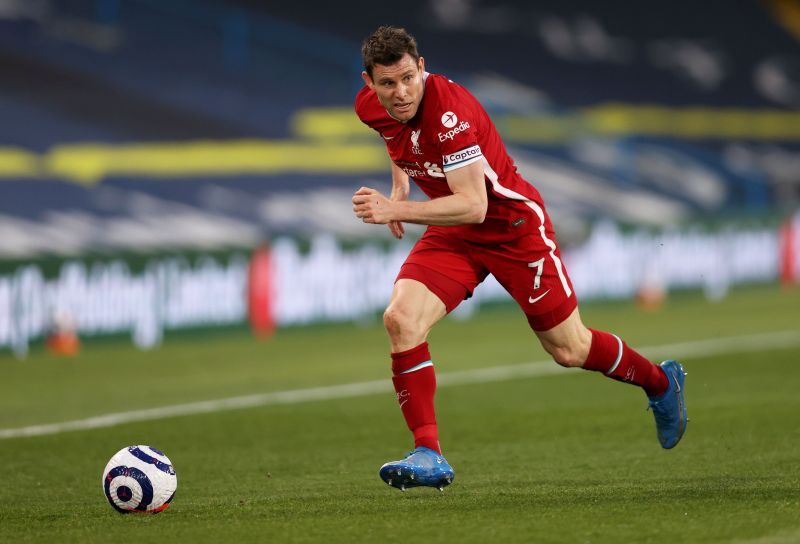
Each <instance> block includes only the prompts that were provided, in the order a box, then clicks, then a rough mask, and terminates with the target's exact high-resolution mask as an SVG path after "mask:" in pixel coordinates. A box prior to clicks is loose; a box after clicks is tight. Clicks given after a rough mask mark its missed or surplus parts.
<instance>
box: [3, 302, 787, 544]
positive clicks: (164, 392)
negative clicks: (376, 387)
mask: <svg viewBox="0 0 800 544" xmlns="http://www.w3.org/2000/svg"><path fill="white" fill-rule="evenodd" d="M582 312H583V317H584V320H585V321H586V322H587V324H589V325H591V326H593V327H596V328H603V329H606V330H610V331H612V332H615V333H617V334H619V335H621V336H622V337H623V338H625V340H626V341H628V343H630V344H631V345H634V346H652V345H662V344H669V343H674V342H686V341H691V340H707V339H718V338H721V337H730V336H736V335H745V334H747V335H749V334H753V333H770V332H774V331H791V330H794V331H795V332H796V333H797V335H798V337H800V291H798V290H794V291H785V290H780V289H778V288H777V287H759V288H749V289H744V290H740V291H736V292H733V293H732V294H731V295H730V296H729V297H728V298H727V299H725V300H724V301H722V302H720V303H708V302H706V301H705V300H704V299H702V298H701V297H700V296H696V295H680V296H676V297H673V298H672V299H671V300H670V301H669V302H668V303H667V305H666V306H665V307H664V308H663V309H662V310H661V311H660V312H657V313H651V314H643V313H641V312H640V311H639V310H637V309H636V308H635V307H634V306H632V305H631V304H628V303H615V304H589V305H585V306H584V307H583V310H582ZM430 342H431V349H432V353H433V356H434V362H435V363H436V368H437V372H439V373H448V372H455V371H459V370H465V369H470V368H483V367H491V366H501V365H509V364H514V363H523V362H528V361H534V360H541V359H544V358H545V356H544V354H543V352H542V351H541V349H540V348H539V347H538V346H537V345H536V342H535V339H534V337H533V336H532V334H531V333H530V332H529V330H528V329H527V324H526V323H525V320H524V318H522V316H521V315H520V314H519V313H518V310H516V309H515V308H513V307H511V306H503V307H495V308H489V309H487V310H486V311H484V312H482V313H481V314H480V315H478V316H477V317H475V318H474V319H472V320H469V321H465V322H458V321H454V320H447V321H445V322H443V323H442V324H441V325H440V326H439V327H438V328H437V329H436V330H435V331H434V334H433V335H432V337H431V339H430ZM387 351H388V346H387V342H386V340H385V338H384V333H383V331H382V330H381V329H380V327H379V325H378V323H373V324H367V325H361V326H353V325H336V326H318V327H311V328H306V329H295V330H287V331H281V333H279V335H278V336H277V337H276V338H274V339H273V340H272V341H270V342H267V343H261V342H257V341H255V340H252V339H250V338H249V337H248V336H247V335H245V334H243V333H240V332H228V333H224V334H219V333H215V334H213V335H205V336H204V337H180V338H168V339H167V344H166V345H165V346H164V347H162V348H160V349H158V350H156V351H152V352H147V353H142V352H137V351H135V350H133V349H132V348H130V347H129V346H128V344H127V342H94V343H89V344H87V346H85V349H84V353H83V354H82V355H81V356H80V357H78V358H75V359H69V360H64V359H56V358H53V357H51V356H49V355H47V354H45V353H43V352H41V351H35V352H34V353H33V354H32V356H31V357H30V358H29V359H28V360H27V361H25V362H19V361H16V360H15V359H13V358H12V357H11V356H10V355H8V354H2V355H0V428H2V429H8V428H18V427H24V426H28V425H35V424H42V423H53V422H59V421H68V420H72V419H79V418H86V417H90V416H96V415H100V414H105V413H109V412H123V411H127V410H137V409H142V408H150V407H154V406H164V405H170V404H176V403H183V402H191V401H197V400H206V399H218V398H223V397H229V396H236V395H246V394H253V393H262V392H265V391H281V390H289V389H296V388H304V387H314V386H325V385H331V384H341V383H350V382H360V381H366V380H375V379H386V380H387V381H388V375H389V370H388V355H387ZM725 351H726V347H725V342H724V341H722V342H717V348H716V351H715V354H708V353H706V354H697V355H694V356H686V357H683V359H682V362H684V364H685V366H686V368H687V370H688V372H689V376H688V377H687V382H686V391H687V393H686V395H687V408H688V412H689V417H690V418H691V422H690V423H689V427H688V430H687V433H686V436H685V437H684V440H683V441H682V442H681V444H680V445H679V446H678V447H677V448H675V449H674V450H671V451H664V450H662V449H661V448H660V447H659V446H658V442H657V440H656V437H655V428H654V425H653V421H652V415H651V414H649V413H647V412H645V407H646V399H645V397H644V395H643V394H642V393H641V392H640V391H639V390H638V389H636V388H634V387H630V386H626V385H624V384H619V383H616V382H613V381H611V380H607V379H604V378H603V377H602V376H599V375H597V374H594V373H588V372H582V371H579V370H575V371H572V372H567V373H563V374H557V375H552V376H541V377H535V378H524V379H523V378H517V379H514V380H510V381H500V382H490V383H475V384H471V385H461V386H453V387H442V388H440V390H439V392H438V393H437V406H438V412H439V422H440V427H441V438H442V444H443V447H444V449H445V455H446V456H447V459H448V461H449V462H450V463H451V464H452V465H453V467H454V468H455V470H456V481H455V483H454V484H453V485H452V486H450V487H449V488H447V489H446V490H445V492H444V493H439V492H437V491H435V490H431V489H412V490H409V491H408V492H407V493H404V494H403V493H400V492H398V491H397V490H395V489H390V488H388V487H387V486H386V485H385V484H383V483H382V482H381V481H380V480H379V478H378V476H377V470H378V467H379V466H380V465H381V464H382V463H383V462H384V461H387V460H389V459H396V458H398V457H399V456H400V455H401V454H403V453H404V452H405V451H407V450H408V449H409V448H410V446H411V444H410V437H409V433H408V432H407V431H406V429H405V425H404V423H403V421H402V417H401V415H400V411H399V410H398V409H397V405H396V402H395V400H394V398H393V397H394V395H393V394H391V393H389V392H387V393H386V394H376V395H370V396H363V397H357V398H344V399H337V400H324V401H315V402H303V403H298V404H290V405H273V406H261V407H255V408H249V409H242V410H234V411H227V412H219V413H211V414H203V415H194V416H182V417H172V418H167V419H162V420H157V421H144V422H136V423H128V424H124V425H120V426H116V427H111V428H103V429H95V430H89V431H77V432H65V433H60V434H53V435H48V436H40V437H32V438H12V439H7V440H0V467H2V477H0V541H2V542H26V541H37V542H45V541H47V542H52V541H59V542H107V541H109V540H112V539H125V540H127V541H150V540H153V541H155V540H157V541H169V540H172V541H190V540H191V541H196V542H243V541H248V542H249V541H252V542H266V541H275V542H401V541H408V540H410V539H424V540H425V541H432V542H545V543H547V542H553V543H556V542H559V543H560V542H565V543H572V542H591V543H601V542H609V543H612V542H613V543H619V542H657V543H663V542H665V541H671V542H703V543H705V542H733V543H775V544H778V543H787V544H788V543H794V542H800V521H798V519H799V518H800V515H798V513H800V453H798V451H800V395H798V394H797V392H798V391H799V390H800V370H798V367H797V362H798V360H800V343H798V342H795V343H794V344H793V345H792V343H791V342H790V343H788V345H787V344H783V345H781V346H773V347H765V348H764V349H762V350H738V349H737V348H736V347H735V346H733V344H731V348H730V350H728V351H731V352H730V353H725ZM129 444H150V445H153V446H156V447H158V448H160V449H163V450H164V451H165V452H166V453H167V455H169V456H170V458H171V459H172V461H173V463H174V464H175V467H176V470H177V473H178V481H179V484H178V492H177V494H176V498H175V501H174V502H173V504H172V505H171V506H170V508H168V509H167V510H166V511H165V512H164V513H162V514H159V515H157V516H134V515H128V516H123V515H120V514H117V513H116V512H115V511H114V510H112V509H111V508H110V507H109V506H108V504H106V502H105V498H104V496H103V494H102V491H101V488H100V477H101V472H102V469H103V467H104V466H105V463H106V462H107V460H108V458H110V456H111V455H112V454H113V453H114V452H116V451H117V450H118V449H120V448H121V447H123V446H126V445H129Z"/></svg>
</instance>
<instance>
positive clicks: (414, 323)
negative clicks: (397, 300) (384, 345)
mask: <svg viewBox="0 0 800 544" xmlns="http://www.w3.org/2000/svg"><path fill="white" fill-rule="evenodd" d="M383 326H384V327H386V332H388V333H389V336H390V337H392V338H399V337H404V336H414V335H415V334H418V333H419V332H421V331H419V330H418V329H419V328H420V324H419V320H418V319H415V317H414V316H413V315H412V314H411V312H408V311H405V310H404V309H403V308H402V306H399V305H396V304H392V305H390V306H389V307H388V308H386V311H384V312H383Z"/></svg>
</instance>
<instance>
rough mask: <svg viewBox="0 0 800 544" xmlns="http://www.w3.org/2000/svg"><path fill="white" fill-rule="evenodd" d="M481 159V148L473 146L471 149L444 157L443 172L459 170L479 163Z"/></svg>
mask: <svg viewBox="0 0 800 544" xmlns="http://www.w3.org/2000/svg"><path fill="white" fill-rule="evenodd" d="M481 158H483V153H482V152H481V147H480V146H479V145H477V144H475V145H473V146H472V147H468V148H466V149H462V150H461V151H456V152H455V153H450V154H449V155H445V156H444V166H443V169H444V171H445V172H449V171H450V170H455V169H456V168H461V167H462V166H466V165H468V164H472V163H473V162H475V161H479V160H480V159H481Z"/></svg>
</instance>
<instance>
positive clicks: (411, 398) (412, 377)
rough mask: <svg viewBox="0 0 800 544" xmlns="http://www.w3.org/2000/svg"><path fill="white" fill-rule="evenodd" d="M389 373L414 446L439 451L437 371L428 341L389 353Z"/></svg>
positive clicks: (440, 451)
mask: <svg viewBox="0 0 800 544" xmlns="http://www.w3.org/2000/svg"><path fill="white" fill-rule="evenodd" d="M392 373H393V374H394V376H393V377H392V383H394V390H395V391H396V392H397V402H398V403H399V404H400V409H401V410H402V411H403V417H404V418H405V419H406V424H407V425H408V428H409V430H411V432H412V433H414V447H416V448H418V447H420V446H424V447H426V448H430V449H432V450H434V451H436V452H439V453H442V450H441V448H440V446H439V428H438V427H437V426H436V411H435V410H434V407H433V396H434V393H436V374H435V372H434V370H433V362H432V361H431V354H430V352H429V351H428V343H427V342H424V343H422V344H420V345H418V346H417V347H414V348H411V349H409V350H406V351H400V352H397V353H392Z"/></svg>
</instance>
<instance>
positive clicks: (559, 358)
mask: <svg viewBox="0 0 800 544" xmlns="http://www.w3.org/2000/svg"><path fill="white" fill-rule="evenodd" d="M544 348H545V349H546V350H547V352H548V353H549V354H550V356H551V357H552V358H553V360H554V361H555V362H556V363H558V364H559V365H561V366H564V367H568V368H571V367H580V366H583V363H584V362H585V361H586V355H587V352H588V346H584V345H582V344H580V343H573V344H565V345H556V344H546V345H545V346H544Z"/></svg>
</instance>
